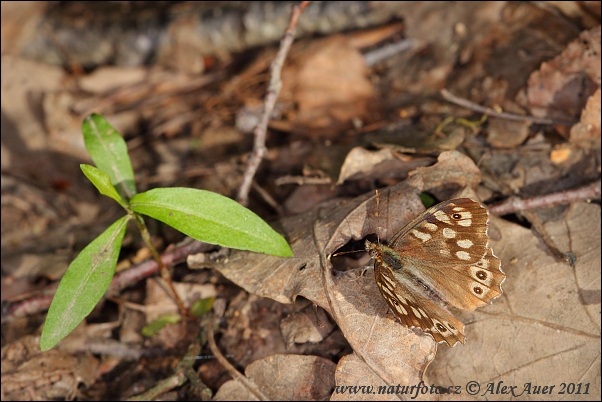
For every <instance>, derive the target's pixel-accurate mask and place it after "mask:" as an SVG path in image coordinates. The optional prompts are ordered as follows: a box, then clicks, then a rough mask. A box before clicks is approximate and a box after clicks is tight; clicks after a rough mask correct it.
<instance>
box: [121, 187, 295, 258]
mask: <svg viewBox="0 0 602 402" xmlns="http://www.w3.org/2000/svg"><path fill="white" fill-rule="evenodd" d="M130 208H131V209H132V210H134V211H136V212H138V213H141V214H144V215H148V216H150V217H151V218H155V219H157V220H160V221H161V222H165V223H167V224H168V225H170V226H173V227H174V228H176V229H178V230H179V231H180V232H182V233H184V234H187V235H188V236H190V237H192V238H195V239H197V240H200V241H204V242H207V243H211V244H219V245H221V246H225V247H231V248H237V249H240V250H251V251H256V252H259V253H265V254H272V255H277V256H281V257H290V256H292V255H293V252H292V251H291V248H290V247H289V245H288V243H287V242H286V240H284V238H283V237H282V236H280V235H279V234H278V233H277V232H276V231H274V229H272V228H271V227H270V226H269V225H268V224H267V223H265V221H264V220H263V219H261V218H260V217H259V216H257V215H255V214H254V213H253V212H251V211H250V210H248V209H247V208H245V207H243V206H242V205H240V204H239V203H237V202H236V201H233V200H231V199H230V198H227V197H224V196H222V195H219V194H216V193H213V192H211V191H205V190H197V189H194V188H180V187H177V188H156V189H153V190H150V191H147V192H144V193H140V194H136V195H135V196H134V197H132V199H131V201H130Z"/></svg>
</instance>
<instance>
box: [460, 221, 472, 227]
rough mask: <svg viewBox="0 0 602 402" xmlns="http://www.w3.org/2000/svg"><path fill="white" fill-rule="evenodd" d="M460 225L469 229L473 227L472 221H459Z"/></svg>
mask: <svg viewBox="0 0 602 402" xmlns="http://www.w3.org/2000/svg"><path fill="white" fill-rule="evenodd" d="M458 225H460V226H463V227H465V228H469V227H470V226H471V225H472V219H462V220H461V221H458Z"/></svg>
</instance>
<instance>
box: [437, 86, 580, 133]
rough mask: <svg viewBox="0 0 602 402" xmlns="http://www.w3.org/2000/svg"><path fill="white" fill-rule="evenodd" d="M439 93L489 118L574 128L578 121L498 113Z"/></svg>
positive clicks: (445, 93) (465, 100)
mask: <svg viewBox="0 0 602 402" xmlns="http://www.w3.org/2000/svg"><path fill="white" fill-rule="evenodd" d="M439 92H440V93H441V96H443V99H445V100H446V101H448V102H451V103H454V104H456V105H458V106H462V107H464V108H466V109H469V110H473V111H475V112H478V113H483V114H486V115H487V116H492V117H497V118H500V119H505V120H514V121H530V122H531V123H535V124H558V125H562V126H572V125H573V124H575V123H577V122H576V121H566V120H556V119H549V118H545V117H535V116H521V115H518V114H512V113H508V112H496V111H495V110H493V109H490V108H488V107H484V106H481V105H477V104H476V103H474V102H471V101H469V100H468V99H464V98H460V97H459V96H456V95H454V94H452V93H451V92H449V91H448V90H447V89H442V90H441V91H439Z"/></svg>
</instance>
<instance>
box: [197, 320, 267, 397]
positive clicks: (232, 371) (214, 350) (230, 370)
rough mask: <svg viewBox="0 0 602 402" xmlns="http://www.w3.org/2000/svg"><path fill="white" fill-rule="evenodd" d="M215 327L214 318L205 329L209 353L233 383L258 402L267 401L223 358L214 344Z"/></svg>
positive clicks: (249, 381)
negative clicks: (245, 390) (237, 383)
mask: <svg viewBox="0 0 602 402" xmlns="http://www.w3.org/2000/svg"><path fill="white" fill-rule="evenodd" d="M214 325H215V317H213V318H212V319H211V322H209V326H208V327H207V343H208V344H209V349H211V353H213V354H214V355H215V358H216V359H217V361H218V362H220V364H221V365H222V366H224V368H225V369H226V370H227V371H228V374H230V375H231V376H232V378H233V379H234V380H235V381H238V382H239V383H240V384H241V385H242V386H244V387H245V388H247V389H248V390H249V392H251V393H252V394H253V395H255V396H256V397H257V399H259V400H260V401H268V400H269V398H268V397H267V396H265V395H264V394H263V392H261V390H260V389H259V388H257V386H256V385H255V383H253V381H251V380H249V379H248V378H247V377H245V376H244V375H242V374H241V373H240V372H239V371H238V370H236V367H234V366H233V365H232V364H230V362H229V361H228V359H226V358H225V357H224V355H223V354H222V352H221V350H219V348H218V347H217V345H216V344H215V335H214V333H213V327H214Z"/></svg>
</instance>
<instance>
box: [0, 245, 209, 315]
mask: <svg viewBox="0 0 602 402" xmlns="http://www.w3.org/2000/svg"><path fill="white" fill-rule="evenodd" d="M212 247H214V246H213V245H211V244H207V243H202V242H199V241H196V240H195V241H192V242H189V243H186V244H183V245H178V246H176V247H175V248H174V249H172V250H169V251H166V252H164V253H163V254H162V255H161V260H162V261H163V264H165V265H173V264H178V263H180V262H183V261H186V257H187V256H188V255H189V254H195V253H200V252H204V251H207V250H209V249H210V248H212ZM157 271H159V265H158V264H157V262H156V261H155V260H153V259H152V258H151V259H148V260H145V261H142V262H140V263H138V264H136V265H134V266H132V267H131V268H129V269H127V270H125V271H122V272H118V273H117V274H115V276H114V277H113V280H112V281H111V285H109V290H108V292H107V294H108V295H111V294H116V293H119V292H120V291H121V290H122V289H124V288H126V287H128V286H131V285H132V284H134V283H136V282H138V281H139V280H141V279H144V278H146V277H149V276H151V275H153V274H154V273H156V272H157ZM57 287H58V283H56V282H55V283H52V284H51V285H49V286H47V287H46V288H45V289H44V290H43V291H42V292H40V293H35V294H32V295H30V296H27V297H21V298H20V300H18V301H14V300H13V301H11V300H8V301H5V303H6V305H5V306H4V307H3V308H4V311H5V314H6V316H7V317H8V318H9V319H12V318H20V317H26V316H28V315H32V314H37V313H41V312H42V311H44V310H48V308H49V307H50V303H51V302H52V298H53V295H54V293H55V292H56V288H57ZM4 318H5V317H3V319H4Z"/></svg>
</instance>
